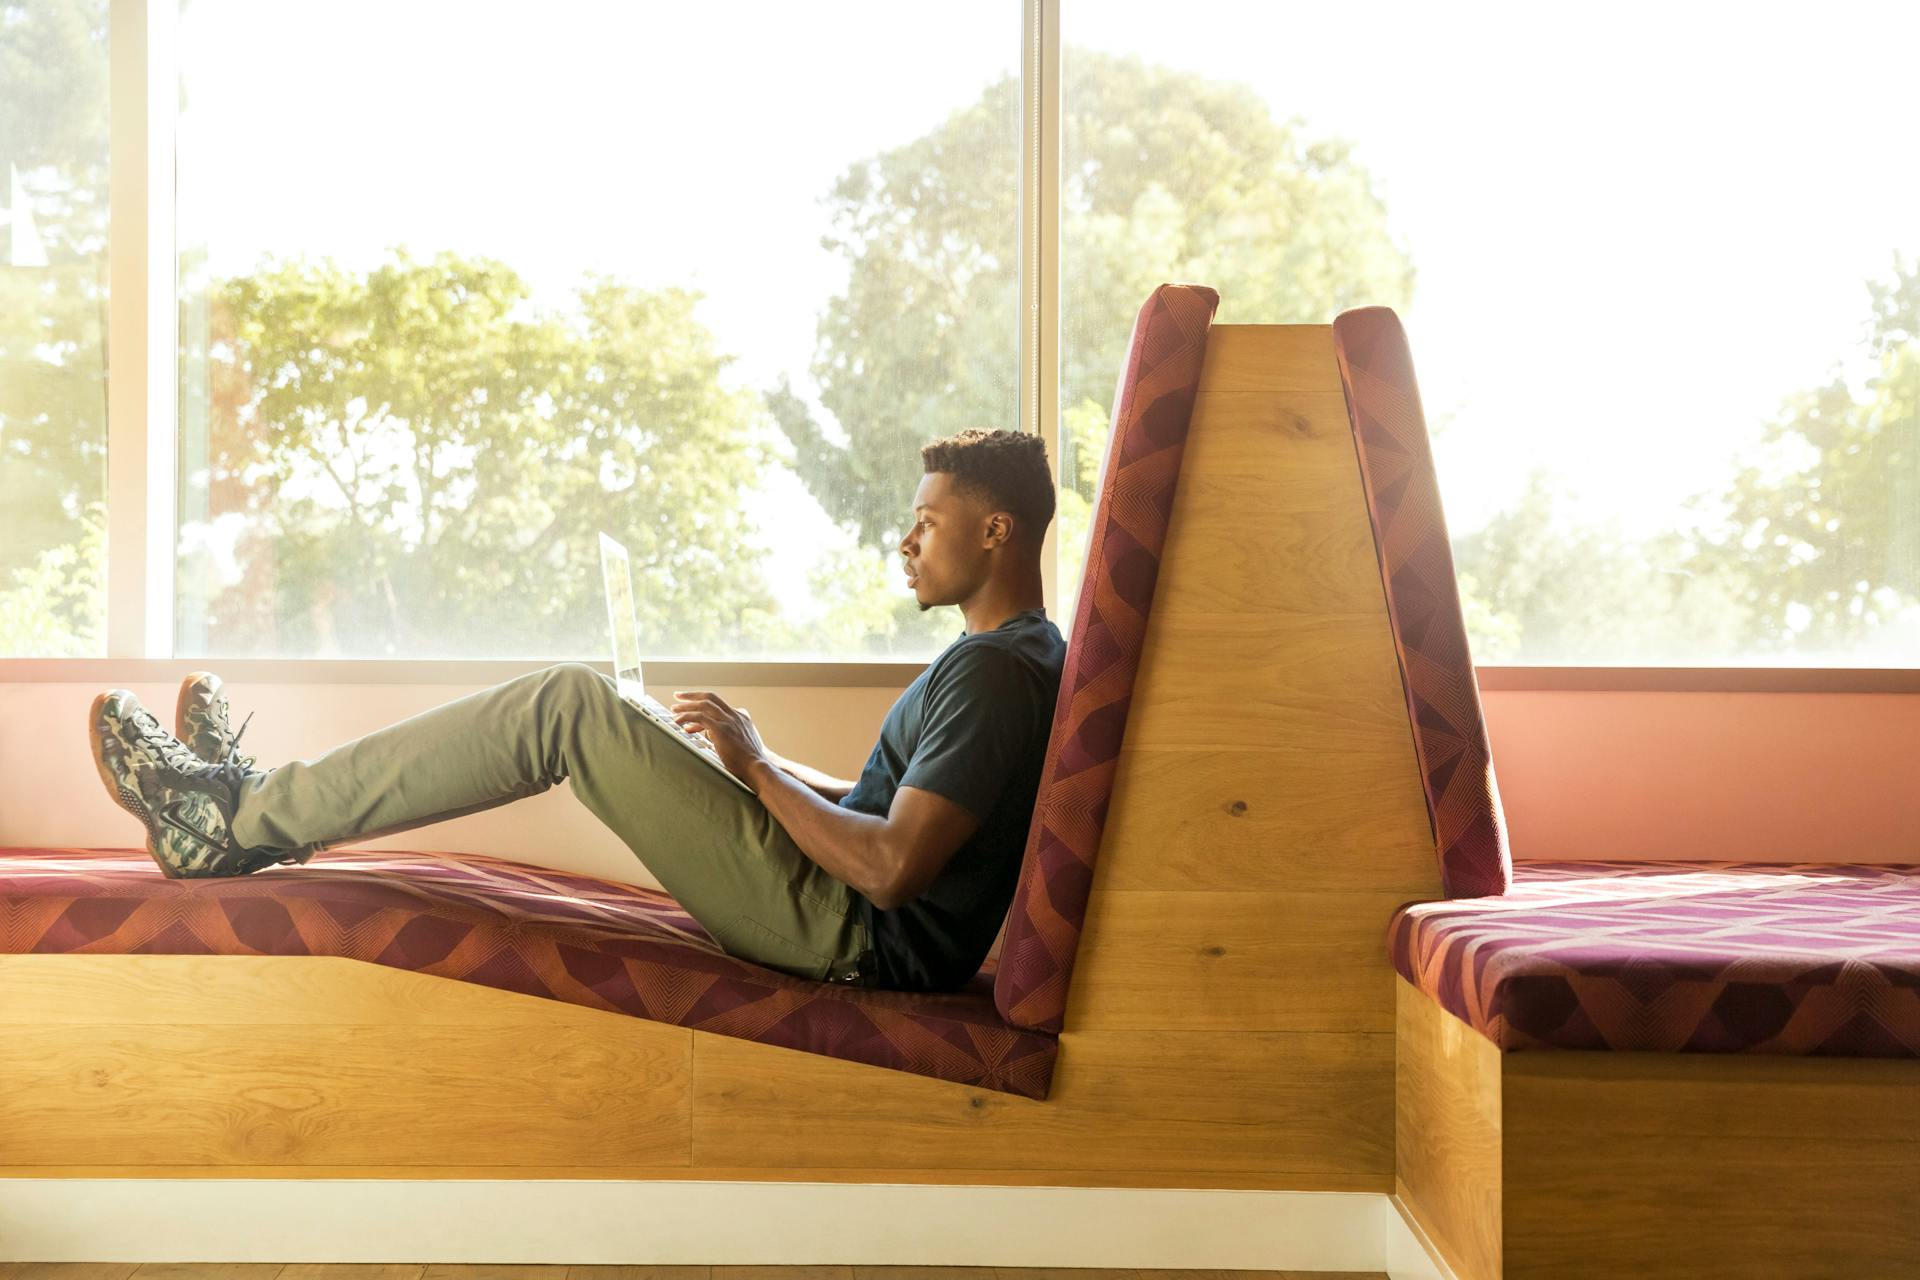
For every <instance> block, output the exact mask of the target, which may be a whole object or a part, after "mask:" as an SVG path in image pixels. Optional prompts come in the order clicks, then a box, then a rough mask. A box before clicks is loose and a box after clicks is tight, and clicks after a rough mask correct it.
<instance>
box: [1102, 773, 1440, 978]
mask: <svg viewBox="0 0 1920 1280" xmlns="http://www.w3.org/2000/svg"><path fill="white" fill-rule="evenodd" d="M1114 791H1115V795H1116V801H1115V804H1114V808H1113V811H1112V813H1111V815H1110V816H1109V817H1108V819H1107V830H1106V843H1105V844H1104V845H1103V846H1102V851H1101V857H1100V861H1099V862H1098V863H1097V864H1096V865H1095V868H1094V872H1095V876H1096V877H1097V883H1098V884H1099V886H1100V887H1101V889H1102V891H1119V890H1144V889H1243V890H1248V891H1255V890H1281V889H1293V890H1300V891H1305V892H1314V893H1327V892H1347V891H1351V892H1381V893H1386V894H1389V895H1391V896H1394V897H1395V898H1396V899H1397V901H1396V903H1395V905H1398V903H1399V902H1404V901H1411V900H1414V899H1432V898H1438V897H1440V896H1441V890H1440V864H1439V861H1438V859H1437V858H1436V856H1435V854H1434V848H1433V836H1432V833H1431V830H1430V829H1429V827H1428V826H1427V803H1426V800H1425V798H1424V797H1423V795H1422V794H1421V791H1420V778H1419V773H1418V771H1417V770H1416V769H1415V766H1414V758H1413V746H1412V743H1411V741H1410V740H1408V741H1398V740H1396V741H1393V742H1386V743H1376V744H1374V745H1372V746H1358V747H1343V746H1339V745H1335V744H1331V743H1329V742H1328V741H1326V740H1325V739H1324V738H1323V737H1320V736H1317V735H1314V736H1309V735H1301V736H1300V738H1299V740H1297V741H1292V742H1287V741H1275V742H1273V743H1270V744H1268V745H1266V746H1261V747H1241V748H1236V749H1231V750H1228V749H1218V750H1202V749H1193V748H1184V747H1172V748H1168V747H1137V746H1134V745H1133V744H1131V743H1129V744H1128V746H1127V747H1126V749H1125V750H1123V751H1122V753H1121V756H1120V763H1119V766H1118V769H1117V771H1116V775H1115V784H1114ZM1379 926H1380V930H1381V931H1382V936H1384V931H1385V929H1386V920H1385V918H1384V917H1383V918H1382V919H1381V920H1380V921H1379ZM1087 941H1089V942H1090V941H1091V939H1088V940H1087Z"/></svg>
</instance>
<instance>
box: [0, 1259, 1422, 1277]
mask: <svg viewBox="0 0 1920 1280" xmlns="http://www.w3.org/2000/svg"><path fill="white" fill-rule="evenodd" d="M1135 1277H1139V1278H1140V1280H1387V1273H1386V1272H1384V1271H1207V1270H1197V1271H1196V1270H1149V1269H1145V1268H1142V1269H1139V1270H1131V1269H1128V1268H1124V1267H833V1266H821V1267H666V1266H662V1267H650V1266H614V1267H585V1266H542V1265H538V1264H532V1263H501V1264H498V1265H493V1264H482V1265H477V1266H472V1265H465V1264H454V1263H446V1262H433V1263H418V1262H393V1263H378V1264H360V1263H340V1262H284V1263H283V1262H0V1280H1135Z"/></svg>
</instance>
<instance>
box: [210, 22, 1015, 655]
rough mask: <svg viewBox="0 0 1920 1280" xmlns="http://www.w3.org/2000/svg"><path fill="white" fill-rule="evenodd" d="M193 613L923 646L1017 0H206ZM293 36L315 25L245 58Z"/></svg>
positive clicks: (969, 382)
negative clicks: (919, 493)
mask: <svg viewBox="0 0 1920 1280" xmlns="http://www.w3.org/2000/svg"><path fill="white" fill-rule="evenodd" d="M179 46H180V61H181V96H182V104H183V105H182V113H181V117H180V125H179V130H178V146H179V198H178V217H179V231H180V245H181V253H180V279H181V286H182V288H181V308H182V314H181V335H182V336H181V352H180V360H181V369H180V371H181V377H180V386H181V440H180V448H181V466H180V495H179V500H180V527H179V534H180V542H179V559H178V565H179V573H178V591H179V601H178V604H179V608H178V619H179V622H178V639H177V646H178V651H179V652H180V653H181V654H182V655H215V654H218V655H241V654H257V655H267V656H282V657H303V656H336V655H337V656H349V657H392V656H398V657H419V658H429V657H468V656H514V657H538V658H554V659H558V658H563V657H584V658H588V659H594V658H601V657H605V656H606V653H607V649H608V642H607V636H606V628H607V619H606V610H605V607H604V604H603V601H602V596H601V586H600V573H599V562H598V556H599V551H598V542H597V538H596V534H597V533H598V532H599V531H601V530H605V531H606V532H608V533H610V534H612V535H613V536H614V537H616V538H618V539H619V540H620V541H621V542H623V543H624V544H625V545H626V547H627V548H628V550H629V552H630V553H631V555H632V560H633V570H634V575H635V585H636V589H637V591H636V594H637V603H638V606H639V613H640V621H641V630H642V640H643V644H644V645H645V648H646V652H647V655H648V656H650V657H652V656H660V657H670V656H701V657H718V658H728V657H751V656H762V655H764V656H792V657H807V656H824V657H846V658H858V657H868V656H872V655H876V654H896V655H906V656H915V657H918V656H927V655H930V654H931V653H933V652H934V651H935V650H937V649H938V648H939V647H940V645H942V644H943V643H945V642H946V641H947V640H949V639H950V638H951V637H952V636H953V635H954V634H956V633H957V632H958V631H959V629H960V627H961V620H960V617H959V614H958V612H957V611H956V610H953V609H938V610H934V611H931V612H930V613H928V614H924V615H923V614H922V613H921V611H920V610H919V609H918V608H917V606H916V605H915V604H914V601H913V598H912V596H911V594H910V592H909V591H908V590H907V588H906V583H905V578H904V575H903V574H902V573H901V571H900V566H899V556H898V554H897V553H896V552H895V550H894V545H895V543H896V542H897V541H898V539H899V538H900V536H901V535H902V534H903V533H904V532H905V529H906V526H907V523H908V517H909V514H910V508H911V506H912V500H911V495H912V493H913V489H914V486H915V484H916V483H917V482H918V479H919V476H920V474H921V465H920V459H919V447H920V445H921V444H923V443H925V442H926V441H927V440H929V439H932V438H934V437H935V436H938V435H942V434H945V433H947V432H950V431H954V430H959V429H961V428H963V427H968V426H979V425H1000V426H1017V425H1018V405H1017V395H1018V381H1019V379H1018V359H1017V353H1018V343H1019V327H1018V326H1019V319H1020V311H1019V306H1018V297H1017V281H1018V258H1017V255H1018V246H1019V178H1020V129H1021V111H1020V84H1019V66H1020V6H1019V5H1018V3H1017V2H1016V0H1004V3H991V4H982V3H977V2H976V0H944V2H937V0H917V2H916V3H912V4H903V3H898V2H897V0H864V2H850V3H835V4H832V5H807V6H796V5H789V4H783V3H771V2H764V0H763V2H756V3H729V4H715V5H682V6H657V5H644V6H643V5H633V4H627V3H616V2H613V0H606V2H602V3H588V2H585V0H566V2H559V3H552V4H546V5H541V6H537V7H533V8H529V7H528V6H526V5H524V4H505V3H488V4H481V3H459V4H454V3H439V4H434V3H424V2H422V3H409V4H405V5H391V4H386V3H368V2H366V0H343V2H341V3H333V4H328V5H325V6H321V7H318V8H314V7H299V6H293V7H289V6H284V5H262V4H253V3H245V2H243V0H192V2H191V3H190V4H185V5H183V7H182V10H181V28H180V33H179ZM295 47H297V48H298V49H299V50H300V56H299V57H297V58H287V57H262V56H260V55H261V52H262V51H263V50H273V49H288V48H295Z"/></svg>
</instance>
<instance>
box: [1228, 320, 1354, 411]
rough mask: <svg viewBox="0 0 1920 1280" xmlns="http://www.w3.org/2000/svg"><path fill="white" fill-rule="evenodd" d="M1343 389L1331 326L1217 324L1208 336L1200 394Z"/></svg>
mask: <svg viewBox="0 0 1920 1280" xmlns="http://www.w3.org/2000/svg"><path fill="white" fill-rule="evenodd" d="M1330 386H1331V387H1332V388H1333V389H1334V390H1336V391H1337V390H1339V388H1340V371H1339V368H1338V367H1337V366H1336V365H1335V364H1334V359H1333V326H1332V325H1330V324H1216V325H1214V326H1213V328H1212V329H1211V330H1209V331H1208V333H1207V358H1206V363H1205V364H1203V365H1202V366H1201V369H1200V392H1201V394H1203V395H1204V394H1206V393H1207V392H1209V391H1265V392H1274V393H1286V392H1292V391H1324V390H1326V389H1327V388H1328V387H1330Z"/></svg>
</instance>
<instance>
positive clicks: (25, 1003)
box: [0, 954, 660, 1029]
mask: <svg viewBox="0 0 1920 1280" xmlns="http://www.w3.org/2000/svg"><path fill="white" fill-rule="evenodd" d="M0 990H3V991H6V992H8V996H7V998H6V999H5V1000H0V1026H6V1025H12V1024H19V1025H42V1026H44V1025H48V1024H53V1023H61V1022H83V1023H102V1022H113V1023H119V1024H123V1025H128V1026H133V1025H139V1024H143V1023H196V1024H205V1025H211V1024H214V1023H222V1022H235V1023H246V1024H249V1025H253V1024H258V1023H285V1024H289V1025H293V1026H303V1025H306V1024H309V1023H312V1022H316V1021H321V1022H352V1023H360V1024H367V1025H379V1026H405V1027H418V1026H454V1025H457V1026H500V1027H542V1028H549V1027H574V1028H583V1027H584V1028H595V1029H598V1028H600V1027H602V1026H603V1025H604V1024H605V1022H606V1019H607V1018H608V1017H609V1016H621V1017H624V1015H609V1014H608V1013H606V1012H603V1011H601V1010H597V1009H588V1008H584V1007H582V1006H580V1005H576V1004H569V1003H567V1002H566V1001H563V1000H549V999H545V998H543V997H540V996H529V995H522V994H520V993H518V992H513V991H500V990H497V989H496V988H493V987H487V986H482V985H480V984H478V983H473V982H462V981H460V980H459V979H456V978H441V977H435V976H434V975H432V974H426V973H416V972H415V971H413V970H411V969H396V968H394V967H392V966H390V965H381V964H371V963H368V962H367V961H364V960H349V959H346V958H344V957H341V956H207V955H184V956H171V955H112V956H108V955H89V954H67V955H0ZM629 1021H639V1020H638V1019H629ZM646 1025H650V1026H657V1025H660V1024H657V1023H650V1024H646Z"/></svg>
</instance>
